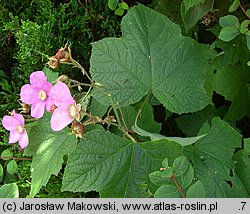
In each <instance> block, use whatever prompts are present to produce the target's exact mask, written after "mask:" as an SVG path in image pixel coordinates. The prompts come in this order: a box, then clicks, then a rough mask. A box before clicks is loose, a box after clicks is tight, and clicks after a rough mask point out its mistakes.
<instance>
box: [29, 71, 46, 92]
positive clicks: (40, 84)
mask: <svg viewBox="0 0 250 214" xmlns="http://www.w3.org/2000/svg"><path fill="white" fill-rule="evenodd" d="M46 79H47V78H46V76H45V74H44V73H43V72H42V71H36V72H33V73H32V74H31V75H30V84H31V85H32V86H35V87H37V88H40V89H43V88H46V83H47V81H46Z"/></svg>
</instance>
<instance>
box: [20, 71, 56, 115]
mask: <svg viewBox="0 0 250 214" xmlns="http://www.w3.org/2000/svg"><path fill="white" fill-rule="evenodd" d="M52 87H53V86H52V84H51V83H49V82H47V80H46V76H45V74H44V73H43V72H42V71H36V72H33V73H32V74H31V75H30V84H26V85H24V86H23V87H22V88H21V93H20V97H21V100H22V102H24V103H27V104H32V106H31V116H32V117H35V118H41V117H42V116H43V114H44V107H45V108H46V110H47V111H50V107H51V106H52V105H53V103H52V101H51V99H50V96H49V92H50V89H51V88H52Z"/></svg>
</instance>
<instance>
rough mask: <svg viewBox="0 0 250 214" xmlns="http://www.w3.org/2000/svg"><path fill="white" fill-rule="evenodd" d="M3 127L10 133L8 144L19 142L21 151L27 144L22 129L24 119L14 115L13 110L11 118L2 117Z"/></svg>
mask: <svg viewBox="0 0 250 214" xmlns="http://www.w3.org/2000/svg"><path fill="white" fill-rule="evenodd" d="M2 124H3V127H4V128H5V129H7V130H8V131H10V137H9V143H16V142H17V141H18V142H19V145H20V147H21V149H24V148H25V147H26V146H28V144H29V139H28V135H27V132H26V130H25V128H24V118H23V116H22V115H20V114H16V112H15V111H14V110H13V111H12V114H11V116H4V117H3V120H2Z"/></svg>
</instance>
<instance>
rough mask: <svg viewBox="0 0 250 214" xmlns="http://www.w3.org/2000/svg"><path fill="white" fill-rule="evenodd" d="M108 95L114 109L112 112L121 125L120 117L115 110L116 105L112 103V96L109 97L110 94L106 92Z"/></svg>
mask: <svg viewBox="0 0 250 214" xmlns="http://www.w3.org/2000/svg"><path fill="white" fill-rule="evenodd" d="M108 97H109V100H110V103H111V106H112V108H113V110H114V112H115V116H116V119H117V122H118V124H119V125H120V126H122V123H121V119H120V117H119V114H118V112H117V111H116V107H115V104H114V102H113V100H112V98H111V95H110V94H108Z"/></svg>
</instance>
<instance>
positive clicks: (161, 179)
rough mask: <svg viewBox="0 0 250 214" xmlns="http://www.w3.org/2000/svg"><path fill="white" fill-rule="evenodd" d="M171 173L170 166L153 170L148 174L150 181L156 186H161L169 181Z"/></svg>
mask: <svg viewBox="0 0 250 214" xmlns="http://www.w3.org/2000/svg"><path fill="white" fill-rule="evenodd" d="M172 174H173V172H172V170H171V169H170V168H168V169H166V170H164V171H155V172H152V173H150V174H149V178H150V180H151V182H152V183H153V184H154V185H156V186H161V185H163V184H166V183H167V182H169V181H170V176H171V175H172Z"/></svg>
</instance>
